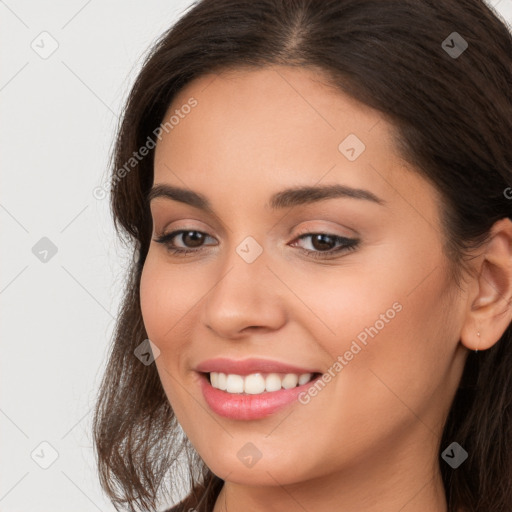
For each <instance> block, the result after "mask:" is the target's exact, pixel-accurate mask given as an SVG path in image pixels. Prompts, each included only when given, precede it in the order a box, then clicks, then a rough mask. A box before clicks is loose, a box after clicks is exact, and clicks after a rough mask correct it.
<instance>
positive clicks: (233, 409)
mask: <svg viewBox="0 0 512 512" xmlns="http://www.w3.org/2000/svg"><path fill="white" fill-rule="evenodd" d="M200 377H201V379H200V381H201V391H202V392H203V396H204V399H205V400H206V403H207V404H208V405H209V407H210V409H211V410H212V411H213V412H215V413H217V414H218V415H220V416H224V417H225V418H230V419H232V420H257V419H261V418H265V417H267V416H270V415H271V414H274V413H275V412H277V411H279V410H281V409H283V408H284V407H286V406H287V405H290V404H291V403H293V402H296V401H297V399H298V396H299V395H300V394H301V393H302V392H304V391H306V390H307V389H308V388H309V387H310V386H311V385H313V384H314V382H315V381H316V380H317V378H318V377H317V378H315V379H313V380H311V381H309V382H307V383H306V384H303V385H302V386H296V387H294V388H291V389H281V390H279V391H270V392H265V393H261V394H258V395H246V394H241V393H240V394H238V393H227V392H226V391H222V390H220V389H217V388H214V387H213V386H212V385H211V384H210V381H209V380H208V377H207V376H206V375H204V374H201V375H200Z"/></svg>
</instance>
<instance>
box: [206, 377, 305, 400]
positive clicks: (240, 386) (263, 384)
mask: <svg viewBox="0 0 512 512" xmlns="http://www.w3.org/2000/svg"><path fill="white" fill-rule="evenodd" d="M312 376H313V374H312V373H302V374H300V375H297V374H296V373H287V374H279V373H269V374H267V375H262V374H261V373H251V374H250V375H245V376H243V375H236V374H233V373H229V374H226V373H220V372H211V373H210V383H211V385H212V387H214V388H216V389H220V390H222V391H227V392H228V393H238V394H240V393H247V394H248V395H258V394H260V393H264V392H270V391H279V390H280V389H291V388H294V387H296V386H297V384H298V385H299V386H302V385H303V384H306V383H308V382H309V381H310V380H311V377H312Z"/></svg>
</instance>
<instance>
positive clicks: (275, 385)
mask: <svg viewBox="0 0 512 512" xmlns="http://www.w3.org/2000/svg"><path fill="white" fill-rule="evenodd" d="M265 389H266V390H267V391H279V390H280V389H281V377H279V375H278V374H277V373H270V374H269V375H267V378H266V379H265Z"/></svg>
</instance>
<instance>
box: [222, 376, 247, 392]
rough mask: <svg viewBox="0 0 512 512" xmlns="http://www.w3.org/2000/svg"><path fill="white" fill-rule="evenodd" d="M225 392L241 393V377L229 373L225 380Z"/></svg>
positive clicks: (242, 390)
mask: <svg viewBox="0 0 512 512" xmlns="http://www.w3.org/2000/svg"><path fill="white" fill-rule="evenodd" d="M226 391H227V392H228V393H243V392H244V378H243V377H242V376H241V375H234V374H232V373H230V374H229V375H228V376H227V379H226Z"/></svg>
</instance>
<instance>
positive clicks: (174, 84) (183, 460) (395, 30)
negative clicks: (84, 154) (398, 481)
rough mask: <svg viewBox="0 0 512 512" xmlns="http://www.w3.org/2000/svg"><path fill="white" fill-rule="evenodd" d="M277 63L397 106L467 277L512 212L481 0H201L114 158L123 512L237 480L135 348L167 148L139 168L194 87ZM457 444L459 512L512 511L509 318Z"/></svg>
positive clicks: (106, 396)
mask: <svg viewBox="0 0 512 512" xmlns="http://www.w3.org/2000/svg"><path fill="white" fill-rule="evenodd" d="M454 32H456V33H457V34H453V33H454ZM450 38H451V39H450ZM454 38H455V39H454ZM445 41H448V43H446V42H445ZM464 41H465V42H466V43H467V47H465V46H464ZM456 43H457V44H456ZM454 52H455V53H454ZM457 53H458V54H457ZM269 64H284V65H289V66H308V67H312V68H316V69H318V70H321V72H322V73H323V74H324V76H326V77H329V79H330V80H331V81H332V84H334V85H335V86H336V87H338V88H339V90H340V91H343V92H344V93H346V94H348V95H350V96H352V97H353V98H355V99H357V100H359V101H360V102H362V103H364V104H366V105H368V106H370V107H372V108H374V109H377V110H379V111H381V112H383V113H384V114H385V115H386V116H387V119H389V121H390V122H391V123H392V125H393V126H394V127H395V128H396V133H397V137H396V143H397V148H398V150H399V151H400V153H401V155H402V156H403V157H404V158H405V160H407V161H408V162H410V163H411V164H413V165H414V166H415V167H417V169H418V171H419V172H420V173H421V175H422V176H423V177H425V178H427V179H428V180H430V181H431V182H432V183H433V184H434V185H435V186H436V187H437V189H438V190H439V191H440V192H441V194H442V197H443V228H444V231H445V235H446V236H445V238H446V249H447V251H446V253H447V255H448V256H449V258H450V261H452V262H453V263H454V268H455V269H457V272H456V273H455V277H457V276H458V275H459V274H460V272H459V270H461V269H462V268H464V266H465V263H466V262H467V259H466V256H467V254H468V250H469V249H471V248H473V247H477V246H478V245H479V244H481V243H483V242H485V240H486V239H487V237H488V234H489V230H490V228H491V226H492V225H493V223H494V222H496V221H497V220H499V219H501V218H503V217H511V213H512V202H511V200H510V199H508V198H507V194H506V193H504V191H505V190H506V189H507V188H508V187H509V185H511V184H512V141H511V139H510V138H511V135H512V101H511V87H512V37H511V34H510V32H509V30H508V29H507V27H506V25H505V23H504V22H503V20H501V19H500V18H499V17H498V15H497V14H496V13H494V12H493V11H492V10H491V9H490V8H489V7H488V6H487V5H486V4H485V3H484V2H483V1H481V0H203V1H200V2H198V3H196V4H194V5H193V6H192V7H191V8H190V9H189V10H188V11H187V12H186V13H185V14H184V15H183V16H182V17H181V18H180V20H179V21H178V22H177V23H176V24H175V25H174V26H173V27H171V28H170V29H169V30H168V31H167V32H166V33H165V34H164V35H163V36H162V37H161V39H160V40H159V42H158V43H157V44H156V45H155V46H154V48H153V49H152V51H151V53H150V55H149V56H148V58H147V59H146V61H145V63H144V65H143V68H142V71H141V72H140V74H139V76H138V78H137V80H136V82H135V84H134V86H133V89H132V91H131V94H130V96H129V98H128V101H127V104H126V107H125V110H124V115H123V118H122V123H121V125H120V129H119V133H118V137H117V141H116V145H115V151H114V153H113V158H112V183H111V185H112V187H111V207H112V211H113V215H114V221H115V225H116V228H117V230H118V232H119V234H120V236H121V237H124V239H125V241H126V242H127V243H129V244H130V246H131V247H132V248H133V256H134V258H133V263H132V265H131V266H130V268H129V271H128V278H127V285H126V292H125V296H124V302H123V305H122V309H121V311H120V314H119V318H118V322H117V325H116V330H115V334H114V338H113V344H112V348H111V353H110V356H109V360H108V363H107V367H106V371H105V374H104V377H103V381H102V384H101V388H100V391H99V396H98V401H97V407H96V411H95V416H94V427H93V429H94V442H95V449H96V453H97V458H98V468H99V475H100V480H101V484H102V486H103V488H104V490H105V491H106V492H107V493H108V495H109V497H110V498H111V500H112V502H113V503H114V505H115V506H116V508H117V509H118V510H120V509H121V510H123V509H125V510H130V511H133V510H136V507H138V508H139V509H141V510H154V509H155V507H156V503H157V499H159V497H160V493H161V496H164V497H167V496H170V494H169V493H170V492H171V490H172V488H173V486H172V485H171V484H173V482H176V483H177V484H178V482H179V483H181V482H182V479H183V477H184V476H185V477H187V475H188V484H189V489H188V490H189V491H190V492H189V494H188V498H187V499H186V500H185V501H184V502H183V504H182V507H181V508H180V510H188V509H189V508H194V509H195V510H197V511H198V512H200V511H210V510H212V508H213V504H214V502H215V499H216V496H217V495H218V493H219V491H220V488H221V486H222V484H223V481H222V480H221V479H220V478H218V477H217V476H215V475H214V474H213V473H212V472H211V471H210V470H209V469H208V468H207V467H206V466H205V464H204V463H203V461H202V460H201V459H200V457H199V456H198V455H197V453H195V452H194V450H193V449H192V447H191V446H190V444H189V443H188V441H187V439H186V436H184V434H183V432H182V431H181V428H180V426H179V424H178V423H177V421H176V418H175V416H174V414H173V411H172V409H171V407H170V404H169V402H168V400H167V398H166V395H165V393H164V390H163V388H162V385H161V382H160V379H159V377H158V374H157V370H156V367H155V365H154V364H151V365H147V366H146V365H144V364H142V363H141V361H140V360H139V359H138V358H137V357H135V355H134V350H135V348H136V347H137V346H138V345H139V344H140V343H141V342H142V341H143V340H145V339H146V338H147V334H146V332H145V329H144V325H143V321H142V316H141V309H140V302H139V282H140V277H141V271H142V268H143V265H144V261H145V258H146V255H147V251H148V247H149V243H150V239H151V230H152V222H151V214H150V210H149V206H148V203H147V200H146V199H147V194H148V191H149V189H150V188H151V186H152V182H153V151H152V150H150V151H149V154H148V155H147V156H146V157H144V158H141V159H140V160H137V162H136V164H135V165H131V164H130V167H127V166H126V163H127V162H128V161H130V158H131V157H132V155H133V152H134V151H137V150H138V149H139V148H141V147H142V146H144V145H146V144H147V141H148V137H150V138H153V139H154V133H155V129H156V128H158V126H159V125H160V123H161V122H162V121H163V117H164V114H165V112H166V110H167V108H168V107H169V105H170V104H171V102H172V100H173V97H174V96H175V95H176V93H177V92H178V91H179V90H180V89H181V88H182V87H183V86H184V85H185V84H187V83H189V82H190V81H191V80H193V79H194V78H196V77H199V76H200V75H202V74H204V73H207V72H213V73H215V72H218V71H222V70H223V69H227V68H241V67H246V66H252V67H262V66H265V65H269ZM132 163H134V162H132ZM122 168H124V172H122V171H121V169H122ZM452 441H457V442H458V443H459V444H460V445H462V446H463V447H464V449H465V450H466V451H467V452H468V453H469V457H468V459H467V460H466V461H465V462H464V463H463V464H462V465H461V466H460V467H459V468H457V469H456V470H453V469H452V468H451V467H449V466H448V465H447V464H446V463H444V462H443V461H442V460H441V459H440V463H441V471H442V477H443V482H444V486H445V491H446V496H447V500H448V504H449V511H450V512H455V511H456V510H458V509H459V508H463V509H464V510H467V511H468V512H490V511H492V512H510V511H511V510H512V455H511V454H512V333H511V328H510V326H509V327H508V328H507V330H506V331H505V333H504V335H503V336H502V338H501V339H500V340H499V341H498V343H496V344H495V345H494V346H493V347H492V348H491V349H489V350H486V351H484V352H479V353H478V354H473V353H472V354H470V355H469V356H468V359H467V362H466V367H465V370H464V373H463V376H462V379H461V383H460V387H459V389H458V391H457V393H456V396H455V398H454V401H453V404H452V407H451V410H450V413H449V415H448V418H447V422H446V425H445V428H444V432H443V436H442V439H441V447H446V446H447V445H449V444H450V443H451V442H452ZM183 469H185V473H183Z"/></svg>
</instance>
